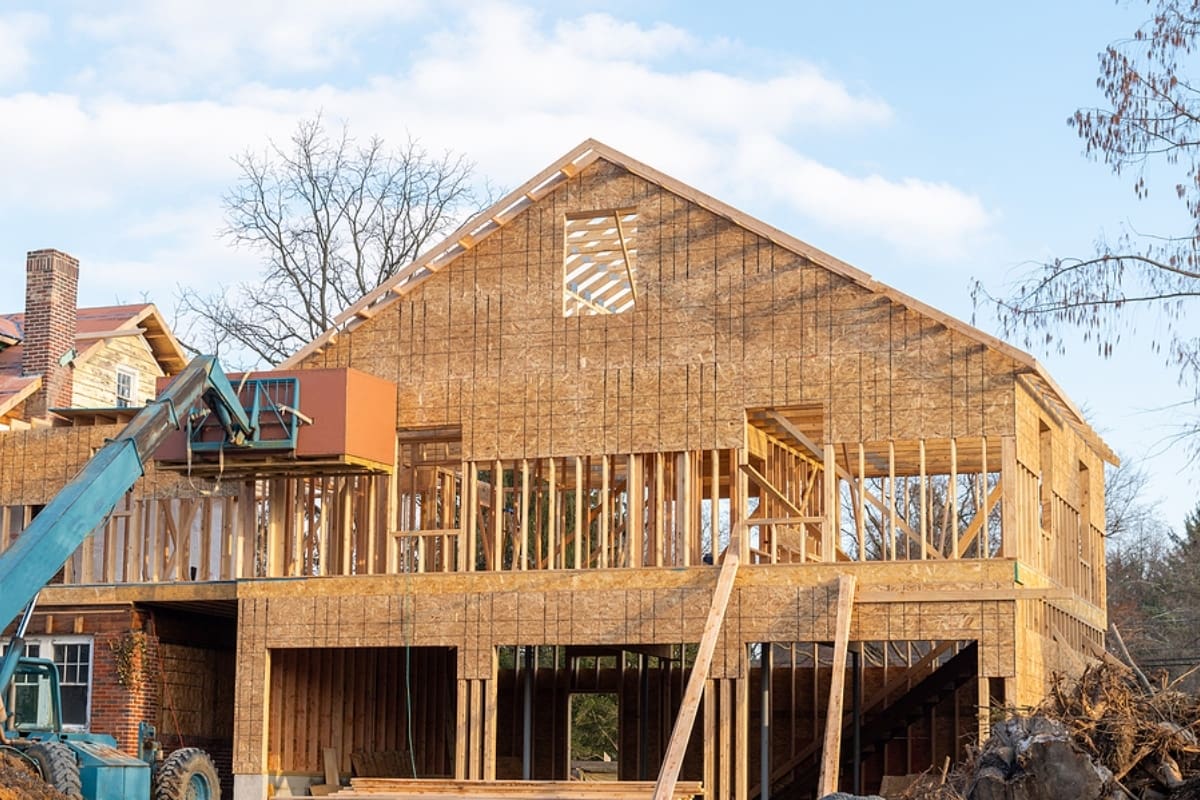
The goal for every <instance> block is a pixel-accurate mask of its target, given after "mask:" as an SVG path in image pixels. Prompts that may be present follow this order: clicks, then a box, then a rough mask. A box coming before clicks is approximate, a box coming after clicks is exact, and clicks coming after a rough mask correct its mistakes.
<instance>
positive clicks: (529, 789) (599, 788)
mask: <svg viewBox="0 0 1200 800" xmlns="http://www.w3.org/2000/svg"><path fill="white" fill-rule="evenodd" d="M703 794H704V789H703V787H702V786H701V784H700V782H699V781H678V782H677V783H676V784H675V791H674V793H673V795H672V797H673V798H674V799H675V800H692V798H694V797H696V796H699V795H703ZM653 795H654V781H460V780H426V779H417V780H412V779H404V778H398V779H393V778H354V779H352V780H351V781H350V787H349V788H346V789H342V790H341V791H340V792H337V793H336V794H335V795H333V797H335V798H336V800H401V799H402V798H414V800H417V799H419V800H462V799H463V798H465V797H469V798H471V799H472V800H635V799H638V798H641V799H644V800H650V798H651V797H653Z"/></svg>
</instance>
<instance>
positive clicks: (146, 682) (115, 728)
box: [91, 629, 161, 754]
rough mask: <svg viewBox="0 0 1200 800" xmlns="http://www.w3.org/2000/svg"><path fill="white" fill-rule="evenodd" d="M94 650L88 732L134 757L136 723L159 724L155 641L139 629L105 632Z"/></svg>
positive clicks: (156, 649)
mask: <svg viewBox="0 0 1200 800" xmlns="http://www.w3.org/2000/svg"><path fill="white" fill-rule="evenodd" d="M93 647H94V653H93V657H92V670H93V671H92V724H91V729H92V730H93V731H95V732H97V733H108V734H111V735H113V736H115V737H116V739H117V744H118V746H119V747H120V748H121V749H122V750H124V751H125V752H127V753H130V754H136V753H137V735H138V723H139V722H143V721H145V722H149V723H151V724H157V723H158V708H159V697H160V693H159V692H160V690H159V686H160V676H161V672H160V670H159V666H158V662H159V644H158V639H157V638H156V637H154V636H153V635H151V634H149V633H146V632H145V631H140V630H129V629H126V630H123V631H105V632H103V633H97V634H96V636H95V639H94V640H93Z"/></svg>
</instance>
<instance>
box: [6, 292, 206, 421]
mask: <svg viewBox="0 0 1200 800" xmlns="http://www.w3.org/2000/svg"><path fill="white" fill-rule="evenodd" d="M131 335H140V336H142V337H143V338H145V340H146V342H147V344H149V346H150V350H151V351H152V352H153V354H154V358H155V359H156V360H157V361H158V363H159V364H161V365H162V367H163V372H165V373H166V374H168V375H174V374H175V373H176V372H179V371H180V370H181V369H183V367H184V366H185V365H186V364H187V356H186V354H185V353H184V351H183V346H182V345H180V344H179V342H178V340H176V339H175V336H174V335H173V334H172V333H171V329H170V327H169V326H168V325H167V323H166V320H165V319H164V318H163V316H162V314H161V313H160V312H159V310H158V308H157V307H156V306H155V305H154V304H153V303H140V304H137V305H124V306H94V307H91V308H81V309H78V310H77V311H76V316H75V353H76V355H75V362H76V363H84V362H86V361H87V360H88V359H90V358H92V357H94V356H95V355H96V354H97V353H99V352H100V351H101V350H102V349H103V347H104V341H105V339H109V338H112V337H115V336H131ZM24 338H25V315H24V314H23V313H20V312H18V313H14V314H0V344H6V345H7V346H6V347H4V348H3V349H0V417H2V416H4V415H5V414H7V413H8V412H9V411H11V410H12V409H13V408H15V407H16V406H17V405H18V404H19V403H21V402H22V401H23V400H25V399H26V398H27V397H29V396H30V395H31V394H33V393H34V392H36V391H37V389H38V387H39V386H41V383H42V379H41V376H40V375H22V374H21V358H22V351H23V347H22V345H21V342H22V341H23V340H24ZM10 342H11V343H10Z"/></svg>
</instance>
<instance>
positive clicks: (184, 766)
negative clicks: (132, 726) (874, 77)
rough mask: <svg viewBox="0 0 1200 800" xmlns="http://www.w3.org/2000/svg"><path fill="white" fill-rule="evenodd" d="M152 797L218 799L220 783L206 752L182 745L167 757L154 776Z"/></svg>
mask: <svg viewBox="0 0 1200 800" xmlns="http://www.w3.org/2000/svg"><path fill="white" fill-rule="evenodd" d="M153 800H221V782H220V779H218V777H217V768H216V767H215V766H213V762H212V759H211V758H209V757H208V753H206V752H204V751H203V750H201V749H200V748H198V747H184V748H182V749H180V750H176V751H175V752H174V753H171V755H169V756H167V757H166V759H164V760H163V762H162V764H161V765H160V766H159V768H158V772H157V774H155V776H154V793H153Z"/></svg>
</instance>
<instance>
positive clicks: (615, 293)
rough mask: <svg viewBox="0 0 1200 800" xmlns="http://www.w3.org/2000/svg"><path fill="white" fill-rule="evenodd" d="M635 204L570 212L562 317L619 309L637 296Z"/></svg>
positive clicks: (567, 224)
mask: <svg viewBox="0 0 1200 800" xmlns="http://www.w3.org/2000/svg"><path fill="white" fill-rule="evenodd" d="M637 224H638V215H637V210H636V209H628V208H626V209H612V210H608V211H587V212H584V213H580V214H569V215H567V218H566V253H565V254H564V258H563V316H565V317H574V316H580V315H598V314H621V313H624V312H626V311H629V310H630V309H632V308H633V306H634V303H635V302H636V301H637Z"/></svg>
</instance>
